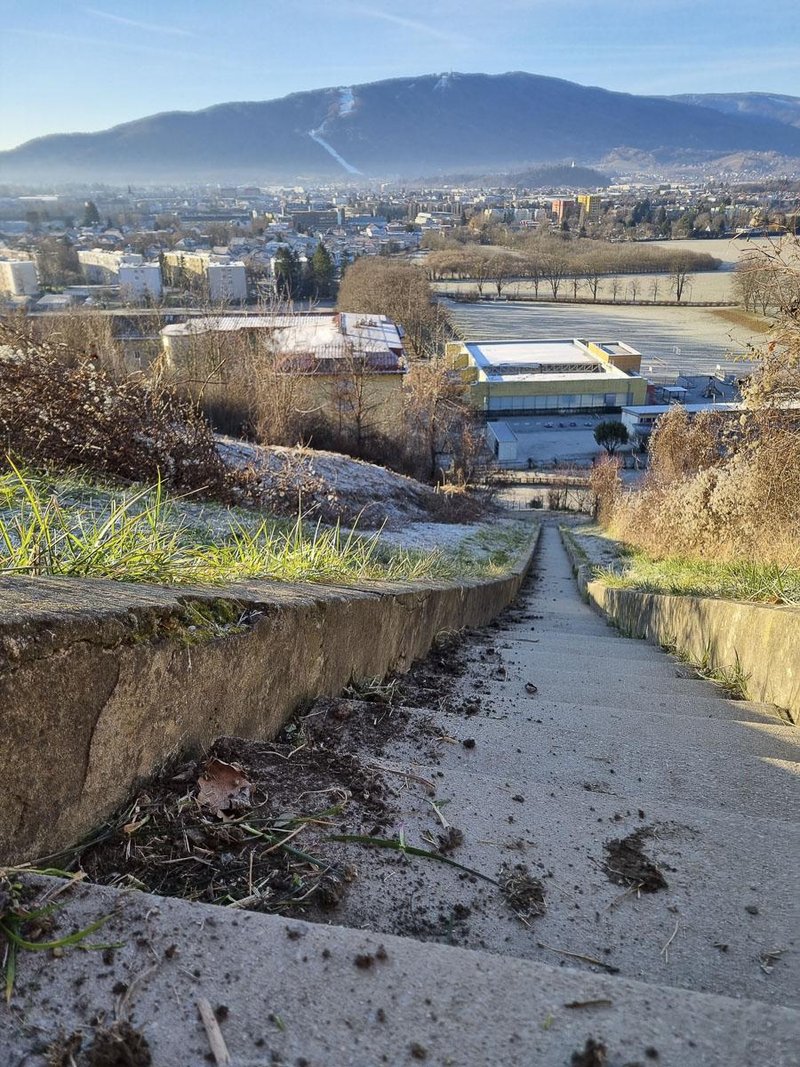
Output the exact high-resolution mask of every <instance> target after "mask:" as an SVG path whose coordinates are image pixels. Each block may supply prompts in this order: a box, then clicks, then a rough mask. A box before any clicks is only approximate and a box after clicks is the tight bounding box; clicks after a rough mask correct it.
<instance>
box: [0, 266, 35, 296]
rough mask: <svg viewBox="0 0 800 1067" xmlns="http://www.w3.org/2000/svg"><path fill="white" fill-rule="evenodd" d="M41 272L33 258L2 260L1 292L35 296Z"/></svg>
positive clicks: (0, 271) (0, 270) (10, 294)
mask: <svg viewBox="0 0 800 1067" xmlns="http://www.w3.org/2000/svg"><path fill="white" fill-rule="evenodd" d="M38 292H39V273H38V271H37V270H36V264H35V263H34V261H33V260H32V259H4V260H0V293H5V294H7V295H9V296H35V295H36V293H38Z"/></svg>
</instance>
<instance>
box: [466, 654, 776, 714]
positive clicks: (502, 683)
mask: <svg viewBox="0 0 800 1067" xmlns="http://www.w3.org/2000/svg"><path fill="white" fill-rule="evenodd" d="M480 666H481V669H480V670H476V671H475V672H473V673H471V674H470V675H469V676H467V677H465V678H464V679H462V680H459V682H458V684H457V686H456V690H457V695H458V697H459V698H460V699H465V698H467V697H468V696H472V695H475V694H477V695H479V696H481V697H482V698H483V699H484V700H485V701H486V702H487V703H489V704H493V705H494V706H495V707H498V708H504V707H509V706H511V705H512V704H514V703H515V702H516V701H521V700H522V699H523V698H525V697H526V696H527V690H526V686H527V685H528V683H529V682H530V683H532V684H533V685H535V686H536V688H537V693H536V695H537V697H538V698H539V699H540V700H551V701H555V702H557V703H565V704H580V705H583V706H585V707H594V706H596V705H599V706H604V707H608V706H613V707H626V708H629V709H630V710H631V711H649V710H650V709H651V708H653V709H656V710H663V709H666V710H669V709H670V708H671V707H672V706H673V705H674V706H675V707H676V708H677V707H679V706H680V707H684V708H689V709H691V708H692V707H696V708H698V709H700V710H702V711H705V710H707V709H708V707H709V705H710V704H711V703H712V702H716V703H717V704H719V705H720V706H719V708H718V710H719V711H720V712H721V713H723V714H729V715H731V717H733V718H735V717H736V705H737V704H738V701H728V700H727V699H726V697H725V695H724V693H723V692H722V691H721V690H720V689H718V688H717V687H716V686H713V685H711V684H710V683H708V682H702V681H700V680H698V679H686V678H674V679H670V678H663V677H662V678H660V679H659V678H648V677H644V676H641V675H635V676H631V675H630V673H626V672H625V671H624V670H621V669H615V668H614V667H613V666H612V667H610V668H608V669H606V668H602V667H597V668H595V669H592V670H589V669H588V668H587V669H586V670H585V671H583V672H581V671H576V670H571V669H570V664H569V659H568V656H566V655H565V662H564V668H563V669H560V670H552V669H547V670H545V669H544V668H542V667H535V666H533V665H531V664H526V665H525V666H524V667H520V666H519V665H518V664H514V663H507V664H505V667H506V670H505V672H504V673H503V672H500V673H498V672H497V668H496V667H490V666H488V665H486V664H483V663H481V665H480ZM690 713H691V712H690ZM775 714H776V715H777V712H776V713H775Z"/></svg>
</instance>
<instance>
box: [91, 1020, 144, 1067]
mask: <svg viewBox="0 0 800 1067" xmlns="http://www.w3.org/2000/svg"><path fill="white" fill-rule="evenodd" d="M152 1062H153V1058H152V1056H151V1055H150V1046H149V1045H148V1044H147V1041H146V1040H145V1038H144V1036H143V1035H142V1034H141V1033H139V1031H138V1030H134V1028H133V1027H132V1026H131V1025H130V1023H126V1022H119V1023H114V1025H113V1026H112V1027H111V1028H110V1029H108V1030H104V1029H98V1030H96V1031H95V1035H94V1041H93V1042H92V1046H91V1048H90V1049H89V1057H88V1061H87V1063H88V1067H150V1065H151V1064H152Z"/></svg>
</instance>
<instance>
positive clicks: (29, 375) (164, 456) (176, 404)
mask: <svg viewBox="0 0 800 1067" xmlns="http://www.w3.org/2000/svg"><path fill="white" fill-rule="evenodd" d="M0 450H2V452H3V453H10V454H11V455H13V456H17V457H20V458H21V459H24V460H25V461H27V462H28V463H30V464H34V465H37V466H42V467H49V466H54V467H57V468H58V469H69V468H75V467H80V468H83V469H86V470H91V471H95V472H98V473H100V474H104V475H109V476H112V477H119V478H123V479H126V480H131V481H148V482H154V481H155V480H156V479H157V478H159V477H160V478H161V481H162V482H163V484H164V486H165V487H166V488H168V489H172V490H177V491H193V492H198V493H201V494H204V495H208V496H214V497H217V498H220V499H230V498H231V497H232V496H233V495H235V494H236V492H237V486H238V488H239V489H241V488H243V486H244V484H245V482H244V480H243V479H238V480H237V479H234V478H232V477H231V476H230V475H229V474H228V472H227V471H226V468H225V467H224V465H223V463H222V461H221V459H220V457H219V455H218V454H217V451H216V448H215V445H214V437H213V433H212V431H211V428H210V426H209V425H208V423H207V422H206V420H205V419H204V418H203V417H202V416H200V415H199V414H198V412H197V410H196V409H195V407H194V406H193V405H192V404H191V403H189V402H188V401H186V400H182V399H180V398H178V397H176V396H175V395H173V394H172V393H170V392H167V391H154V390H152V389H150V388H148V387H146V386H144V385H142V384H141V383H138V382H133V381H127V382H114V381H113V380H112V379H111V378H110V376H109V375H108V374H107V373H106V372H105V371H103V370H101V369H99V368H98V367H97V366H96V365H95V364H94V363H92V362H90V361H88V360H81V361H79V362H77V364H76V365H71V361H68V360H65V359H64V358H63V353H62V352H61V351H59V350H58V349H54V348H53V347H52V346H50V345H48V344H47V343H46V342H45V343H42V342H37V341H35V340H32V339H31V337H30V336H28V335H24V334H23V335H20V334H19V333H18V332H17V331H16V330H15V329H14V327H13V325H11V326H9V325H8V324H0Z"/></svg>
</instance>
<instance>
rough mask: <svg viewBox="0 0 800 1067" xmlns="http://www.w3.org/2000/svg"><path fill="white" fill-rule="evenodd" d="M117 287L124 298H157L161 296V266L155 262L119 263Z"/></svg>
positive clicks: (132, 299)
mask: <svg viewBox="0 0 800 1067" xmlns="http://www.w3.org/2000/svg"><path fill="white" fill-rule="evenodd" d="M119 288H120V295H121V296H122V298H123V299H124V300H130V301H138V300H147V299H150V300H158V299H160V297H161V268H160V267H159V265H158V264H157V263H121V264H120V267H119Z"/></svg>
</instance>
